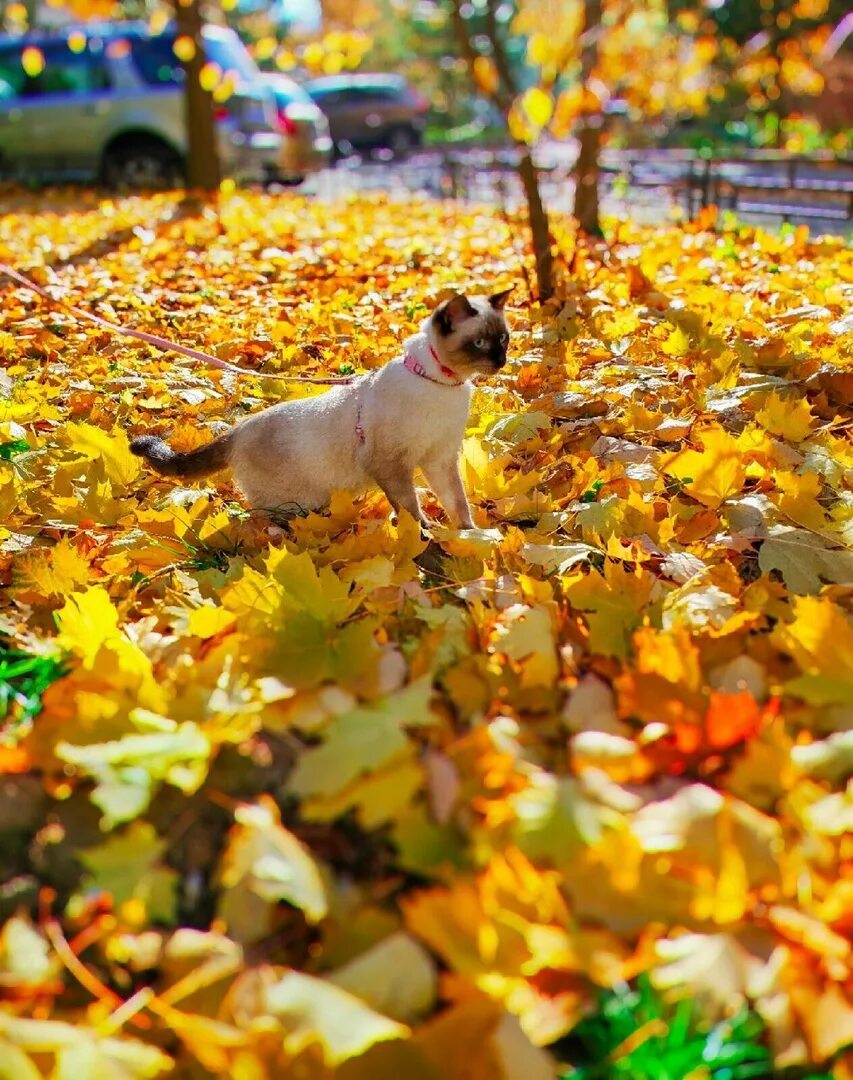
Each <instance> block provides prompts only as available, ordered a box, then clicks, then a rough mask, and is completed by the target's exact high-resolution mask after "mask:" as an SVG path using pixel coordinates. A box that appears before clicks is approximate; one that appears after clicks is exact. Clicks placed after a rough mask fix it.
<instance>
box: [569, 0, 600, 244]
mask: <svg viewBox="0 0 853 1080" xmlns="http://www.w3.org/2000/svg"><path fill="white" fill-rule="evenodd" d="M600 32H601V0H585V3H584V26H583V33H582V34H581V86H582V87H583V89H584V92H586V90H587V89H588V85H589V80H590V77H591V75H592V73H593V70H594V68H595V65H596V62H597V61H598V36H599V34H600ZM602 123H603V117H602V115H601V113H600V112H598V113H590V112H585V113H584V115H583V121H582V127H581V130H580V150H579V152H578V160H577V161H576V162H575V169H574V172H575V185H576V186H575V210H574V213H575V217H576V218H577V220H578V226H579V228H580V229H581V231H582V232H585V233H589V234H591V235H593V236H601V222H600V221H599V214H598V180H599V154H600V153H601V130H602Z"/></svg>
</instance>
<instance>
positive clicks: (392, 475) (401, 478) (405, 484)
mask: <svg viewBox="0 0 853 1080" xmlns="http://www.w3.org/2000/svg"><path fill="white" fill-rule="evenodd" d="M373 479H374V480H375V481H376V483H377V484H378V485H379V486H380V487H381V488H382V490H383V491H384V492H385V495H386V496H387V498H388V502H389V503H391V505H392V506H393V507H394V509H395V510H396V511H397V512H398V513H399V512H400V510H406V511H408V513H410V514H411V515H412V517H413V518H414V519H415V521H419V522H420V523H421V525H424V524H426V522H425V521H424V518H423V515H422V514H421V507H420V504H419V502H418V493H417V492H416V491H415V479H414V470H413V469H409V468H406V466H405V465H391V464H385V465H383V466H382V467H381V468H379V469H374V471H373Z"/></svg>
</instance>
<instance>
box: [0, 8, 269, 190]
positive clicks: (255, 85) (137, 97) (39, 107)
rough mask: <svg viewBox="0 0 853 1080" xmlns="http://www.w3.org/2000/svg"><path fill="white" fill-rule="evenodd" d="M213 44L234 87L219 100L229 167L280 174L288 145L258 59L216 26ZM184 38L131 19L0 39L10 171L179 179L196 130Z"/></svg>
mask: <svg viewBox="0 0 853 1080" xmlns="http://www.w3.org/2000/svg"><path fill="white" fill-rule="evenodd" d="M203 41H204V50H205V54H206V58H207V61H208V62H209V63H210V64H211V65H216V67H215V68H211V72H212V73H213V74H214V75H215V74H216V73H217V71H218V73H219V77H221V78H223V79H227V80H229V82H230V84H231V85H233V87H234V90H233V93H231V94H230V96H228V97H227V98H225V99H224V100H222V101H221V103H220V104H218V105H216V107H215V127H216V139H217V144H218V149H219V156H220V162H221V164H222V168H223V171H224V172H226V173H229V174H231V175H234V176H237V177H238V178H247V179H260V180H264V179H271V178H274V177H276V176H277V175H278V174H279V173H280V170H281V166H282V164H283V160H282V158H283V149H284V140H283V138H282V135H281V132H280V131H279V128H278V120H277V116H276V108H275V103H274V100H273V97H272V95H271V94H270V92H269V90H268V89H267V88H266V87H264V86H263V85H262V84H261V83H260V82H259V81H258V78H259V72H258V69H257V67H256V65H255V63H254V61H253V60H252V58H251V56H250V55H249V53H248V52H247V51H246V48H245V46H244V45H243V44H242V42H241V41H240V39H239V37H238V36H237V34H236V33H234V31H233V30H230V29H227V28H225V27H219V26H207V27H205V29H204V37H203ZM174 45H175V34H174V31H165V32H164V33H162V34H158V35H151V34H150V33H148V31H147V29H146V28H145V27H144V26H140V25H137V24H131V23H111V24H109V25H106V26H99V27H94V26H92V25H89V26H84V27H81V28H80V29H70V30H69V29H65V30H63V31H62V32H61V33H55V32H52V33H47V34H38V33H32V34H25V35H23V36H20V37H15V38H11V37H0V173H2V174H3V175H6V176H12V177H22V176H23V177H30V176H39V177H44V178H49V179H70V178H75V179H86V180H92V179H98V180H102V181H104V182H106V183H108V184H110V185H112V186H120V187H164V186H170V185H172V184H174V183H179V182H180V180H181V176H182V172H183V165H184V160H185V157H186V152H187V135H186V125H185V120H184V103H183V90H182V86H181V83H182V81H183V79H184V71H183V68H182V66H181V63H180V61H179V60H178V58H177V56H176V55H175V51H174Z"/></svg>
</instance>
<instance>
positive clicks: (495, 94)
mask: <svg viewBox="0 0 853 1080" xmlns="http://www.w3.org/2000/svg"><path fill="white" fill-rule="evenodd" d="M494 2H495V0H486V6H485V8H484V9H483V18H484V22H485V28H486V37H487V38H488V39H489V45H490V46H491V50H492V52H491V59H492V62H493V63H494V65H495V71H496V72H497V76H498V84H497V86H496V88H495V89H494V90H493V91H492V94H491V98H492V100H493V101H494V103H495V104H496V105H497V106H498V108H499V109H500V110H501V112H502V113H503V115H504V119H507V118H508V117H509V111H510V109H511V107H512V103H513V101H514V99H515V98H516V96H517V95H518V92H519V87H518V85H517V83H516V79H515V76H514V74H513V71H512V66H511V64H510V62H509V57H508V56H507V53H506V49H505V48H504V42H503V38H501V36H500V33H499V31H498V24H497V18H496V15H495V9H494V6H493V5H494ZM450 14H451V18H452V20H453V27H454V30H455V32H456V40H457V41H458V43H459V49H460V52H461V53H462V55H463V56H464V57H465V59H466V60H467V62H468V66H469V67H470V68H471V71H472V73H473V70H474V61H475V60H476V58H477V56H478V55H479V54H478V53H477V50H476V49H475V48H474V44H473V42H472V41H471V38H470V36H469V34H468V27H467V26H466V24H465V18H464V17H463V15H462V0H453V3H452V4H451V8H450ZM516 145H517V146H518V149H519V151H520V153H521V157H520V159H519V163H518V175H519V177H520V179H521V183H522V186H523V188H524V195H525V199H526V200H527V215H528V220H529V222H530V239H531V243H532V246H533V258H534V260H535V262H536V280H537V285H538V291H539V300H540V301H542V300H548V299H549V298H550V297H552V296H553V295H554V261H553V258H552V255H551V229H550V225H549V222H548V211H547V210H546V209H545V206H544V204H543V202H542V192H541V191H540V188H539V173H538V171H537V169H536V166H535V165H534V163H533V158H532V157H531V155H530V148H529V147H528V146H527V145H526V144H524V143H517V144H516Z"/></svg>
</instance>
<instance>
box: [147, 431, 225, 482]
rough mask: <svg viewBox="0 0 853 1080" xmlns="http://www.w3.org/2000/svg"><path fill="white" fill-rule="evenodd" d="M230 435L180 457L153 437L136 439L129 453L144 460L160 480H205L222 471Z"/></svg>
mask: <svg viewBox="0 0 853 1080" xmlns="http://www.w3.org/2000/svg"><path fill="white" fill-rule="evenodd" d="M233 435H234V432H233V431H227V432H226V433H225V434H224V435H219V436H218V437H217V438H215V439H214V440H213V442H209V443H205V445H204V446H199V447H198V448H197V449H195V450H189V451H188V452H187V453H185V454H180V453H178V452H176V451H175V450H173V449H172V448H171V447H170V446H169V445H168V444H167V443H164V442H163V440H162V439H158V438H157V436H156V435H140V436H139V437H138V438H136V439H133V440H132V441H131V444H130V452H131V453H132V454H136V456H137V457H142V458H145V460H146V461H147V462H148V464H149V465H150V466H151V468H152V469H155V470H156V471H157V472H158V473H161V474H162V475H163V476H182V477H193V476H206V475H207V474H208V473H212V472H216V471H217V470H218V469H224V468H225V466H226V465H227V464H228V461H229V458H230V456H231V443H232V439H233Z"/></svg>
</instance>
